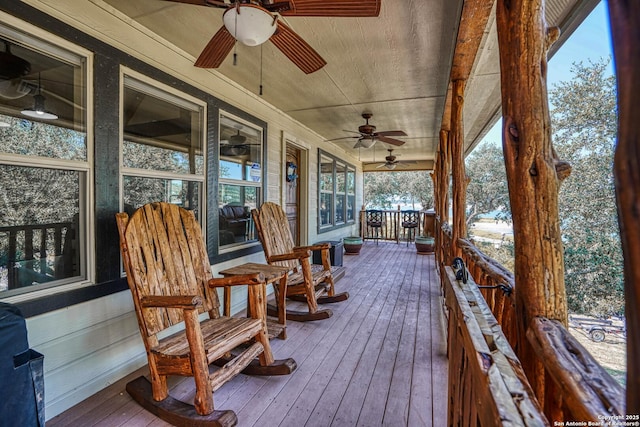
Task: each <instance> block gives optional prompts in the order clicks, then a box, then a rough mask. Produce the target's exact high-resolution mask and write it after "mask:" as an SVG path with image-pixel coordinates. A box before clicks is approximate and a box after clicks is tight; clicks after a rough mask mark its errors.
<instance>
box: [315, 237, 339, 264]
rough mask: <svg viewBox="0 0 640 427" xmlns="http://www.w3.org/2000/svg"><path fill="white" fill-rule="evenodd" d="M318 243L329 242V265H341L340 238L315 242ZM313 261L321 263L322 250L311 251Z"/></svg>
mask: <svg viewBox="0 0 640 427" xmlns="http://www.w3.org/2000/svg"><path fill="white" fill-rule="evenodd" d="M320 243H331V248H330V249H329V258H330V259H331V265H333V266H338V267H342V253H343V252H344V246H343V244H342V240H326V241H323V242H317V243H316V245H318V244H320ZM313 263H314V264H322V251H313Z"/></svg>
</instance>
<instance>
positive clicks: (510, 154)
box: [496, 0, 570, 415]
mask: <svg viewBox="0 0 640 427" xmlns="http://www.w3.org/2000/svg"><path fill="white" fill-rule="evenodd" d="M544 4H545V1H544V0H498V4H497V11H496V17H497V29H498V45H499V49H500V71H501V87H502V114H503V120H502V123H503V131H502V141H503V151H504V158H505V165H506V170H507V182H508V186H509V199H510V201H511V211H512V215H513V230H514V241H515V301H516V320H515V321H516V328H517V340H516V347H515V350H516V354H517V356H518V358H519V359H520V361H521V362H522V366H523V368H524V370H525V372H526V374H527V378H528V379H529V381H530V383H531V386H532V387H533V389H534V391H535V393H536V396H537V397H538V400H539V401H540V402H541V403H543V402H545V406H546V404H547V403H548V402H546V401H545V371H544V367H543V365H542V363H541V361H540V360H539V359H537V357H536V355H535V352H534V351H533V349H532V347H531V345H530V344H529V342H528V341H527V338H526V332H527V329H528V328H529V327H530V325H531V324H532V321H533V320H534V319H535V318H536V317H538V316H543V317H546V318H548V319H553V320H558V321H559V322H561V323H562V324H564V325H565V326H566V324H567V302H566V293H565V283H564V258H563V247H562V240H561V235H560V224H559V220H558V190H559V187H560V183H561V180H562V179H563V178H565V177H566V176H568V175H569V172H570V167H569V166H568V164H566V163H564V162H561V161H559V160H558V159H557V157H556V153H555V150H554V149H553V146H552V143H551V130H550V116H549V105H548V97H547V83H546V79H547V52H548V50H549V47H550V46H551V45H552V44H553V42H554V41H555V40H556V39H557V37H558V35H559V30H558V29H557V28H547V26H546V23H545V19H544ZM549 397H551V396H549ZM549 410H550V408H545V412H547V415H550V413H549V412H548V411H549ZM551 412H554V410H553V409H552V408H551Z"/></svg>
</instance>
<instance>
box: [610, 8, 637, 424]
mask: <svg viewBox="0 0 640 427" xmlns="http://www.w3.org/2000/svg"><path fill="white" fill-rule="evenodd" d="M609 15H610V19H611V33H612V36H613V51H614V57H615V63H616V74H617V79H618V144H617V147H616V153H615V160H614V174H615V185H616V197H617V201H618V221H619V223H620V236H621V239H622V251H623V253H624V281H625V314H626V318H627V414H634V415H637V414H640V363H639V362H638V360H640V315H639V313H640V312H639V311H638V310H639V309H638V307H640V127H638V123H640V103H639V101H638V96H639V94H640V3H638V1H637V0H609Z"/></svg>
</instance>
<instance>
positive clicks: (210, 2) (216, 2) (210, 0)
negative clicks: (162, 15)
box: [166, 0, 231, 9]
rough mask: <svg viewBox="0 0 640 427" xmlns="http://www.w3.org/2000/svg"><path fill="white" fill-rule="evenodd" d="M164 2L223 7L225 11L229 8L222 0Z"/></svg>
mask: <svg viewBox="0 0 640 427" xmlns="http://www.w3.org/2000/svg"><path fill="white" fill-rule="evenodd" d="M166 1H172V2H174V3H185V4H195V5H196V6H213V7H224V8H225V9H226V8H228V7H229V6H231V5H230V4H227V3H225V2H224V1H222V0H166Z"/></svg>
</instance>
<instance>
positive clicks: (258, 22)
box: [222, 4, 277, 46]
mask: <svg viewBox="0 0 640 427" xmlns="http://www.w3.org/2000/svg"><path fill="white" fill-rule="evenodd" d="M222 20H223V22H224V26H225V27H226V29H227V31H229V33H231V35H233V37H234V38H235V39H236V40H238V41H239V42H241V43H243V44H245V45H247V46H258V45H261V44H262V43H264V42H266V41H267V40H269V38H270V37H271V36H272V35H273V33H275V32H276V28H277V25H276V19H275V18H274V16H273V15H271V14H270V13H269V12H267V11H266V10H265V9H263V8H261V7H259V6H254V5H251V4H243V5H238V6H236V7H232V8H229V9H227V10H226V12H225V13H224V15H223V16H222Z"/></svg>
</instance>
